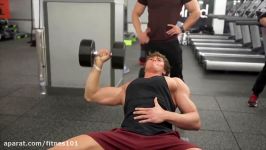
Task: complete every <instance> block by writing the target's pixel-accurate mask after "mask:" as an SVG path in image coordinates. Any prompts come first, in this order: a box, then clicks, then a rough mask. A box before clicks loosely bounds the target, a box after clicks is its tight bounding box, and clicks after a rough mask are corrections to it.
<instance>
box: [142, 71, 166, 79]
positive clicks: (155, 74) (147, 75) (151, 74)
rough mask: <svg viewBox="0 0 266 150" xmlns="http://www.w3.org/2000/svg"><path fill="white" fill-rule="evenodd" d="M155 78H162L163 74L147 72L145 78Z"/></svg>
mask: <svg viewBox="0 0 266 150" xmlns="http://www.w3.org/2000/svg"><path fill="white" fill-rule="evenodd" d="M154 76H162V74H161V73H153V72H145V75H144V78H150V77H154Z"/></svg>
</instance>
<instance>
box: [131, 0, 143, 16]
mask: <svg viewBox="0 0 266 150" xmlns="http://www.w3.org/2000/svg"><path fill="white" fill-rule="evenodd" d="M145 8H146V6H145V5H143V4H141V3H139V2H137V3H136V5H135V7H134V9H133V12H132V15H134V14H135V15H138V16H141V15H142V14H143V12H144V10H145Z"/></svg>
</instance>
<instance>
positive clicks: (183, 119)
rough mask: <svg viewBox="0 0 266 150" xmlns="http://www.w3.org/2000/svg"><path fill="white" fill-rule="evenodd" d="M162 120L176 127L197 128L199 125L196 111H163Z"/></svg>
mask: <svg viewBox="0 0 266 150" xmlns="http://www.w3.org/2000/svg"><path fill="white" fill-rule="evenodd" d="M164 120H165V121H167V122H169V123H171V124H173V125H175V126H176V127H178V128H181V129H186V130H199V128H200V126H201V125H200V119H199V115H198V113H197V112H191V113H185V114H179V113H176V112H169V111H165V113H164Z"/></svg>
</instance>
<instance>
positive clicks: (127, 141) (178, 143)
mask: <svg viewBox="0 0 266 150" xmlns="http://www.w3.org/2000/svg"><path fill="white" fill-rule="evenodd" d="M88 135H89V136H91V137H92V138H93V139H94V140H95V141H96V142H98V143H99V144H100V145H101V146H102V147H103V148H104V149H106V150H119V149H121V150H126V149H127V150H129V149H138V150H143V149H145V150H148V149H152V150H156V149H164V150H167V149H169V150H185V149H188V148H198V147H197V146H195V145H193V144H190V143H188V142H186V141H183V140H181V139H180V136H179V134H178V132H175V131H173V132H170V133H163V134H158V135H153V136H146V135H140V134H136V133H133V132H129V131H126V130H125V129H121V128H116V129H113V130H111V131H104V132H90V133H88Z"/></svg>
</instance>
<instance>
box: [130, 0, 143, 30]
mask: <svg viewBox="0 0 266 150" xmlns="http://www.w3.org/2000/svg"><path fill="white" fill-rule="evenodd" d="M145 7H146V6H144V5H142V4H141V3H139V2H136V5H135V7H134V9H133V11H132V16H131V17H132V23H133V26H134V28H135V30H136V33H137V34H138V35H139V34H141V33H142V30H141V22H140V19H139V18H140V16H141V15H142V14H143V12H144V10H145Z"/></svg>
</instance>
